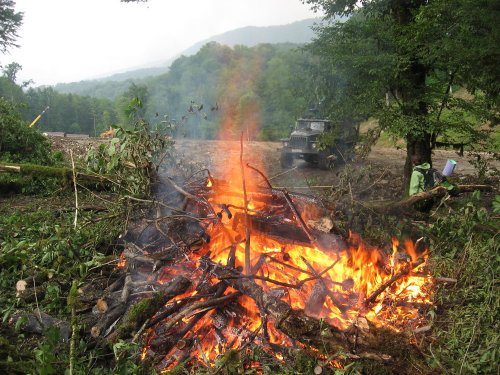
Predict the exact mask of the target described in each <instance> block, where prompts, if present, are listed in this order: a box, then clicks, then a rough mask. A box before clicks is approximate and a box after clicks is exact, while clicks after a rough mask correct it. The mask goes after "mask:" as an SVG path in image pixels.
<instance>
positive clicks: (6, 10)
mask: <svg viewBox="0 0 500 375" xmlns="http://www.w3.org/2000/svg"><path fill="white" fill-rule="evenodd" d="M15 4H16V3H15V2H14V1H12V0H0V52H1V53H5V52H7V50H8V49H9V48H10V47H17V46H18V45H17V44H16V40H17V37H18V35H17V30H18V29H19V27H20V26H21V24H22V21H23V13H22V12H16V11H15V9H14V7H15Z"/></svg>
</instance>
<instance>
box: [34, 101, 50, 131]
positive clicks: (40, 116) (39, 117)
mask: <svg viewBox="0 0 500 375" xmlns="http://www.w3.org/2000/svg"><path fill="white" fill-rule="evenodd" d="M49 108H50V107H49V106H47V107H45V109H44V110H43V111H42V113H40V114H39V115H38V116H36V117H35V119H34V120H33V122H32V123H31V124H30V128H32V127H33V126H34V125H35V124H36V123H37V122H38V120H40V119H41V118H42V115H43V114H44V113H45V112H47V111H48V110H49Z"/></svg>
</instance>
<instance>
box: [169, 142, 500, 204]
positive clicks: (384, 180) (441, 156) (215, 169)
mask: <svg viewBox="0 0 500 375" xmlns="http://www.w3.org/2000/svg"><path fill="white" fill-rule="evenodd" d="M280 146H281V144H280V143H279V142H247V143H245V144H244V160H245V162H248V163H250V164H251V165H254V166H255V167H257V168H259V169H260V170H261V171H262V172H264V173H265V174H266V175H267V176H268V177H269V179H270V180H271V182H272V184H273V185H275V186H283V187H287V188H289V189H290V190H296V191H305V190H308V189H312V190H316V191H318V190H319V191H320V190H321V189H328V188H330V187H331V186H332V185H333V186H334V185H337V184H338V183H339V176H340V173H339V172H340V170H341V167H338V166H335V167H334V168H333V169H332V170H327V171H324V170H319V169H318V168H316V167H315V166H314V165H311V164H309V163H306V162H304V161H302V160H299V161H296V162H295V164H294V166H293V168H292V169H291V170H288V171H286V170H283V169H282V168H281V166H280V163H279V157H280V151H279V150H280ZM175 147H176V149H177V150H178V152H179V154H180V155H181V156H180V157H181V158H182V159H183V160H184V161H185V162H187V163H191V164H192V165H193V167H194V166H198V167H201V168H208V169H210V171H211V172H212V174H214V175H215V176H217V175H218V174H222V175H223V174H224V170H225V169H227V168H228V166H229V167H231V166H232V167H233V168H239V157H240V143H239V142H238V141H233V142H221V141H200V140H187V139H181V140H177V141H176V146H175ZM405 158H406V151H405V150H402V149H400V150H398V149H395V148H378V147H375V148H373V149H372V151H371V153H370V155H369V156H368V158H367V159H366V160H365V161H361V162H359V161H358V162H356V163H355V164H354V166H353V167H354V168H355V170H357V171H358V172H361V173H363V171H366V173H367V174H369V175H370V176H369V177H370V178H368V179H367V180H366V179H365V182H366V181H370V180H371V181H372V182H375V183H376V184H377V185H378V187H379V188H380V189H384V186H386V185H391V187H392V186H394V185H398V184H400V183H401V181H400V179H401V176H402V173H403V167H404V163H405ZM470 158H471V157H470V156H469V157H467V155H466V156H464V157H461V156H459V155H458V154H457V153H456V152H455V151H448V150H435V151H434V152H433V164H434V166H435V167H436V168H437V169H438V170H442V168H443V167H444V165H445V164H446V161H447V160H448V159H453V160H456V161H457V167H456V169H455V178H457V179H460V178H465V176H467V175H469V176H470V175H474V174H475V173H476V170H475V168H474V166H473V165H472V164H470V163H469V161H468V159H470ZM493 164H494V165H495V166H496V168H500V163H498V162H496V163H493ZM377 179H378V181H375V180H377ZM391 190H392V189H391ZM390 194H392V193H390ZM382 195H385V194H382Z"/></svg>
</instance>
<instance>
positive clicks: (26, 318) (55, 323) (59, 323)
mask: <svg viewBox="0 0 500 375" xmlns="http://www.w3.org/2000/svg"><path fill="white" fill-rule="evenodd" d="M9 324H10V325H11V326H16V325H19V329H20V330H21V331H23V332H27V333H35V334H38V335H41V334H43V332H44V331H45V330H46V329H47V328H50V327H57V328H59V339H60V340H61V341H63V342H67V341H68V339H69V334H70V332H71V329H70V326H69V323H68V322H66V321H64V320H61V319H57V318H54V317H53V316H50V315H48V314H46V313H44V312H43V311H41V310H39V309H35V310H34V311H33V313H27V312H16V313H14V314H13V315H12V316H11V318H10V319H9Z"/></svg>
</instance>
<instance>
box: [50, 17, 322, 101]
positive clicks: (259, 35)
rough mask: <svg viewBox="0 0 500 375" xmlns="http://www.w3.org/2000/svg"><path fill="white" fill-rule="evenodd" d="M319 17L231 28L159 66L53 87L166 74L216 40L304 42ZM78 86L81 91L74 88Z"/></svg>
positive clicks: (249, 43)
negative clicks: (172, 65)
mask: <svg viewBox="0 0 500 375" xmlns="http://www.w3.org/2000/svg"><path fill="white" fill-rule="evenodd" d="M320 21H321V18H308V19H304V20H300V21H295V22H292V23H289V24H285V25H271V26H245V27H241V28H237V29H233V30H229V31H226V32H224V33H221V34H217V35H214V36H211V37H209V38H206V39H204V40H201V41H199V42H197V43H195V44H193V45H192V46H190V47H188V48H186V49H185V50H183V51H182V52H181V53H179V54H177V55H174V56H173V57H170V58H168V59H165V60H164V61H163V62H162V63H159V64H160V65H156V66H150V67H144V68H138V69H133V68H131V70H128V71H125V72H120V73H115V74H111V75H108V76H105V77H102V78H96V79H87V80H81V81H77V82H69V83H58V84H56V85H54V89H56V90H57V91H59V92H62V93H76V94H82V95H89V93H87V92H86V91H88V86H89V85H92V84H94V85H100V84H103V83H106V82H121V81H127V80H140V79H144V78H147V77H153V76H158V75H161V74H164V73H167V72H168V70H169V67H170V65H171V64H172V62H174V61H175V60H176V59H177V58H179V57H181V56H190V55H194V54H196V53H197V52H198V51H199V50H200V48H201V47H203V46H204V45H205V44H207V43H209V42H217V43H220V44H224V45H228V46H230V47H234V46H235V45H244V46H247V47H253V46H255V45H258V44H262V43H271V44H275V43H296V44H305V43H307V42H309V41H310V40H312V38H313V37H314V32H313V30H312V29H311V27H312V26H313V25H314V24H315V23H317V22H320ZM79 86H80V87H81V88H82V89H83V92H81V91H82V90H80V89H78V87H79Z"/></svg>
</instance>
